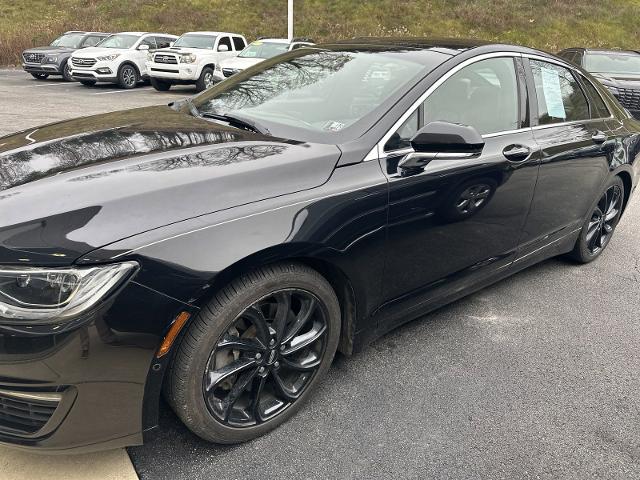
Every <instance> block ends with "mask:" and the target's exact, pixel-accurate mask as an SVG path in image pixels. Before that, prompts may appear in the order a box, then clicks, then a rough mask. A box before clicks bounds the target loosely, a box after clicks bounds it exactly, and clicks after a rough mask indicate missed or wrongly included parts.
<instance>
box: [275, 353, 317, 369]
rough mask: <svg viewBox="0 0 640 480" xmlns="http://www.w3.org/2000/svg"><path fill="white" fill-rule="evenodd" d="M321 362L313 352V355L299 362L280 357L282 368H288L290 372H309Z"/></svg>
mask: <svg viewBox="0 0 640 480" xmlns="http://www.w3.org/2000/svg"><path fill="white" fill-rule="evenodd" d="M321 361H322V358H321V357H320V356H318V355H317V354H316V353H315V352H314V353H313V355H309V357H307V358H305V359H303V360H301V361H294V360H291V359H288V358H286V357H282V365H283V366H285V367H287V368H290V369H292V370H297V371H300V372H309V371H312V370H315V369H316V368H318V367H319V366H320V363H321Z"/></svg>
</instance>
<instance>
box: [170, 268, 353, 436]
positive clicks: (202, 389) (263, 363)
mask: <svg viewBox="0 0 640 480" xmlns="http://www.w3.org/2000/svg"><path fill="white" fill-rule="evenodd" d="M340 323H341V313H340V304H339V303H338V299H337V297H336V295H335V292H334V291H333V289H332V287H331V285H330V284H329V283H328V282H327V280H326V279H325V278H324V277H322V275H320V274H319V273H318V272H317V271H315V270H313V269H311V268H309V267H307V266H305V265H302V264H297V263H283V264H276V265H271V266H268V267H263V268H261V269H258V270H254V271H252V272H249V273H247V274H245V275H242V276H240V277H239V278H237V279H236V280H234V281H233V282H231V283H230V284H229V285H228V286H227V287H225V288H223V289H222V290H221V291H220V292H218V294H216V295H215V297H214V298H213V299H212V301H211V302H210V303H208V304H207V305H206V306H205V307H204V308H202V309H201V311H200V312H199V313H198V315H197V316H196V318H194V320H193V322H192V324H191V325H189V326H188V328H187V330H186V331H185V333H184V336H183V339H182V341H181V342H180V344H179V346H177V347H175V348H177V351H176V353H175V357H174V359H173V361H172V363H171V365H170V371H169V373H168V377H167V379H168V380H167V382H165V385H164V387H165V396H166V398H167V400H168V401H169V404H170V405H171V406H172V407H173V409H174V410H175V412H176V413H177V414H178V416H179V417H180V418H181V419H182V421H183V422H184V424H185V425H186V426H187V427H188V428H189V429H190V430H192V431H193V432H194V433H195V434H197V435H199V436H200V437H202V438H204V439H205V440H208V441H212V442H217V443H238V442H243V441H247V440H251V439H253V438H255V437H258V436H260V435H262V434H264V433H266V432H268V431H269V430H271V429H273V428H275V427H277V426H278V425H280V424H281V423H283V422H285V421H286V420H287V419H289V418H290V417H291V416H293V415H294V414H295V413H296V411H297V410H298V409H299V408H300V407H301V405H302V404H303V402H304V400H305V399H306V398H308V397H309V396H310V394H311V392H312V390H313V388H314V386H315V385H316V384H317V383H318V381H319V380H320V379H321V378H322V377H323V376H324V374H325V373H326V372H327V370H328V369H329V367H330V365H331V362H332V360H333V357H334V355H335V352H336V349H337V346H338V340H339V338H340V328H341V327H340Z"/></svg>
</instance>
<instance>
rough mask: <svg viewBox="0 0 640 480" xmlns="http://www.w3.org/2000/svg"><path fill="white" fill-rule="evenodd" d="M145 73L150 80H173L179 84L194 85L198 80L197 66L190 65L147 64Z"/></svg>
mask: <svg viewBox="0 0 640 480" xmlns="http://www.w3.org/2000/svg"><path fill="white" fill-rule="evenodd" d="M147 72H148V73H149V76H150V77H152V78H161V79H163V80H173V81H176V82H179V83H195V82H196V81H197V80H198V66H197V65H195V64H191V63H179V64H171V63H155V62H147Z"/></svg>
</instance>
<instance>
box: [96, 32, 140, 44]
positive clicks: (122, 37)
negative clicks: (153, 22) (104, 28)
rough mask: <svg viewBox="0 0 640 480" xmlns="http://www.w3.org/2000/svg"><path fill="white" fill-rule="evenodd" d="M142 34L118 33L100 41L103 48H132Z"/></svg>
mask: <svg viewBox="0 0 640 480" xmlns="http://www.w3.org/2000/svg"><path fill="white" fill-rule="evenodd" d="M139 38H140V35H129V34H122V33H118V34H117V35H111V36H110V37H109V38H107V39H105V40H103V41H102V42H100V47H103V48H131V47H133V45H134V44H135V43H136V42H137V41H138V39H139Z"/></svg>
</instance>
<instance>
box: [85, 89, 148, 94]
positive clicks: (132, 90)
mask: <svg viewBox="0 0 640 480" xmlns="http://www.w3.org/2000/svg"><path fill="white" fill-rule="evenodd" d="M145 90H149V89H148V88H131V89H128V90H111V91H109V92H99V93H94V95H109V94H110V93H127V92H144V91H145Z"/></svg>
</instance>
